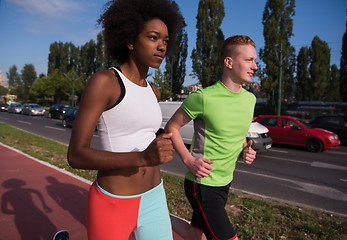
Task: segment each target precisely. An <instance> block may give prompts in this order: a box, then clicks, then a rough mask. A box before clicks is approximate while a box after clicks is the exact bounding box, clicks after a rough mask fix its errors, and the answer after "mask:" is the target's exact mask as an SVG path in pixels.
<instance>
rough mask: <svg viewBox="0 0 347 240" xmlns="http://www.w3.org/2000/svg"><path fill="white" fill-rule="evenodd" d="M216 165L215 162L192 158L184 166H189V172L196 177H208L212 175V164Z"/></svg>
mask: <svg viewBox="0 0 347 240" xmlns="http://www.w3.org/2000/svg"><path fill="white" fill-rule="evenodd" d="M212 163H214V162H213V161H211V160H209V159H207V158H204V157H200V158H196V157H193V156H192V157H191V158H190V159H187V160H185V161H184V164H185V165H186V166H187V168H188V169H189V171H190V172H191V173H193V174H194V175H195V176H196V177H200V178H201V177H208V175H210V174H211V170H212V166H211V165H210V164H212Z"/></svg>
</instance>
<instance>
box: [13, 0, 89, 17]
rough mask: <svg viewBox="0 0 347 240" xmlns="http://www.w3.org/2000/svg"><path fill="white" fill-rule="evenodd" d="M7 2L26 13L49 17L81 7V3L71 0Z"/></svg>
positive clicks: (62, 15) (60, 15) (21, 0)
mask: <svg viewBox="0 0 347 240" xmlns="http://www.w3.org/2000/svg"><path fill="white" fill-rule="evenodd" d="M8 2H9V3H10V4H14V5H16V6H17V7H19V8H20V9H21V10H23V11H25V12H27V13H30V14H33V15H36V14H38V15H41V16H46V17H51V18H61V17H64V16H67V15H69V14H70V13H72V12H74V11H78V10H81V9H82V8H83V6H82V4H80V3H78V2H77V1H73V0H8Z"/></svg>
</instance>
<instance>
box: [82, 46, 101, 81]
mask: <svg viewBox="0 0 347 240" xmlns="http://www.w3.org/2000/svg"><path fill="white" fill-rule="evenodd" d="M79 55H80V62H79V63H80V65H79V69H78V72H79V74H78V75H80V76H82V77H83V79H85V80H87V79H89V77H90V76H92V75H93V74H94V73H96V70H97V64H96V44H95V41H94V40H90V41H89V42H87V43H86V44H84V45H83V46H82V47H81V50H80V54H79Z"/></svg>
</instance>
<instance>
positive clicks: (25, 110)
mask: <svg viewBox="0 0 347 240" xmlns="http://www.w3.org/2000/svg"><path fill="white" fill-rule="evenodd" d="M22 114H26V115H29V116H31V115H35V116H38V115H42V116H43V115H44V114H45V110H44V109H43V108H42V107H41V106H40V105H38V104H36V103H25V104H23V106H22Z"/></svg>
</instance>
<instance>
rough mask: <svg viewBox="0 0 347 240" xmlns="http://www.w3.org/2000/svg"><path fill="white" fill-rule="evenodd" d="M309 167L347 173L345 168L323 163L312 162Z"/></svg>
mask: <svg viewBox="0 0 347 240" xmlns="http://www.w3.org/2000/svg"><path fill="white" fill-rule="evenodd" d="M311 167H319V168H328V169H335V170H342V171H347V167H343V166H339V165H334V164H330V163H323V162H312V163H311Z"/></svg>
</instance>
